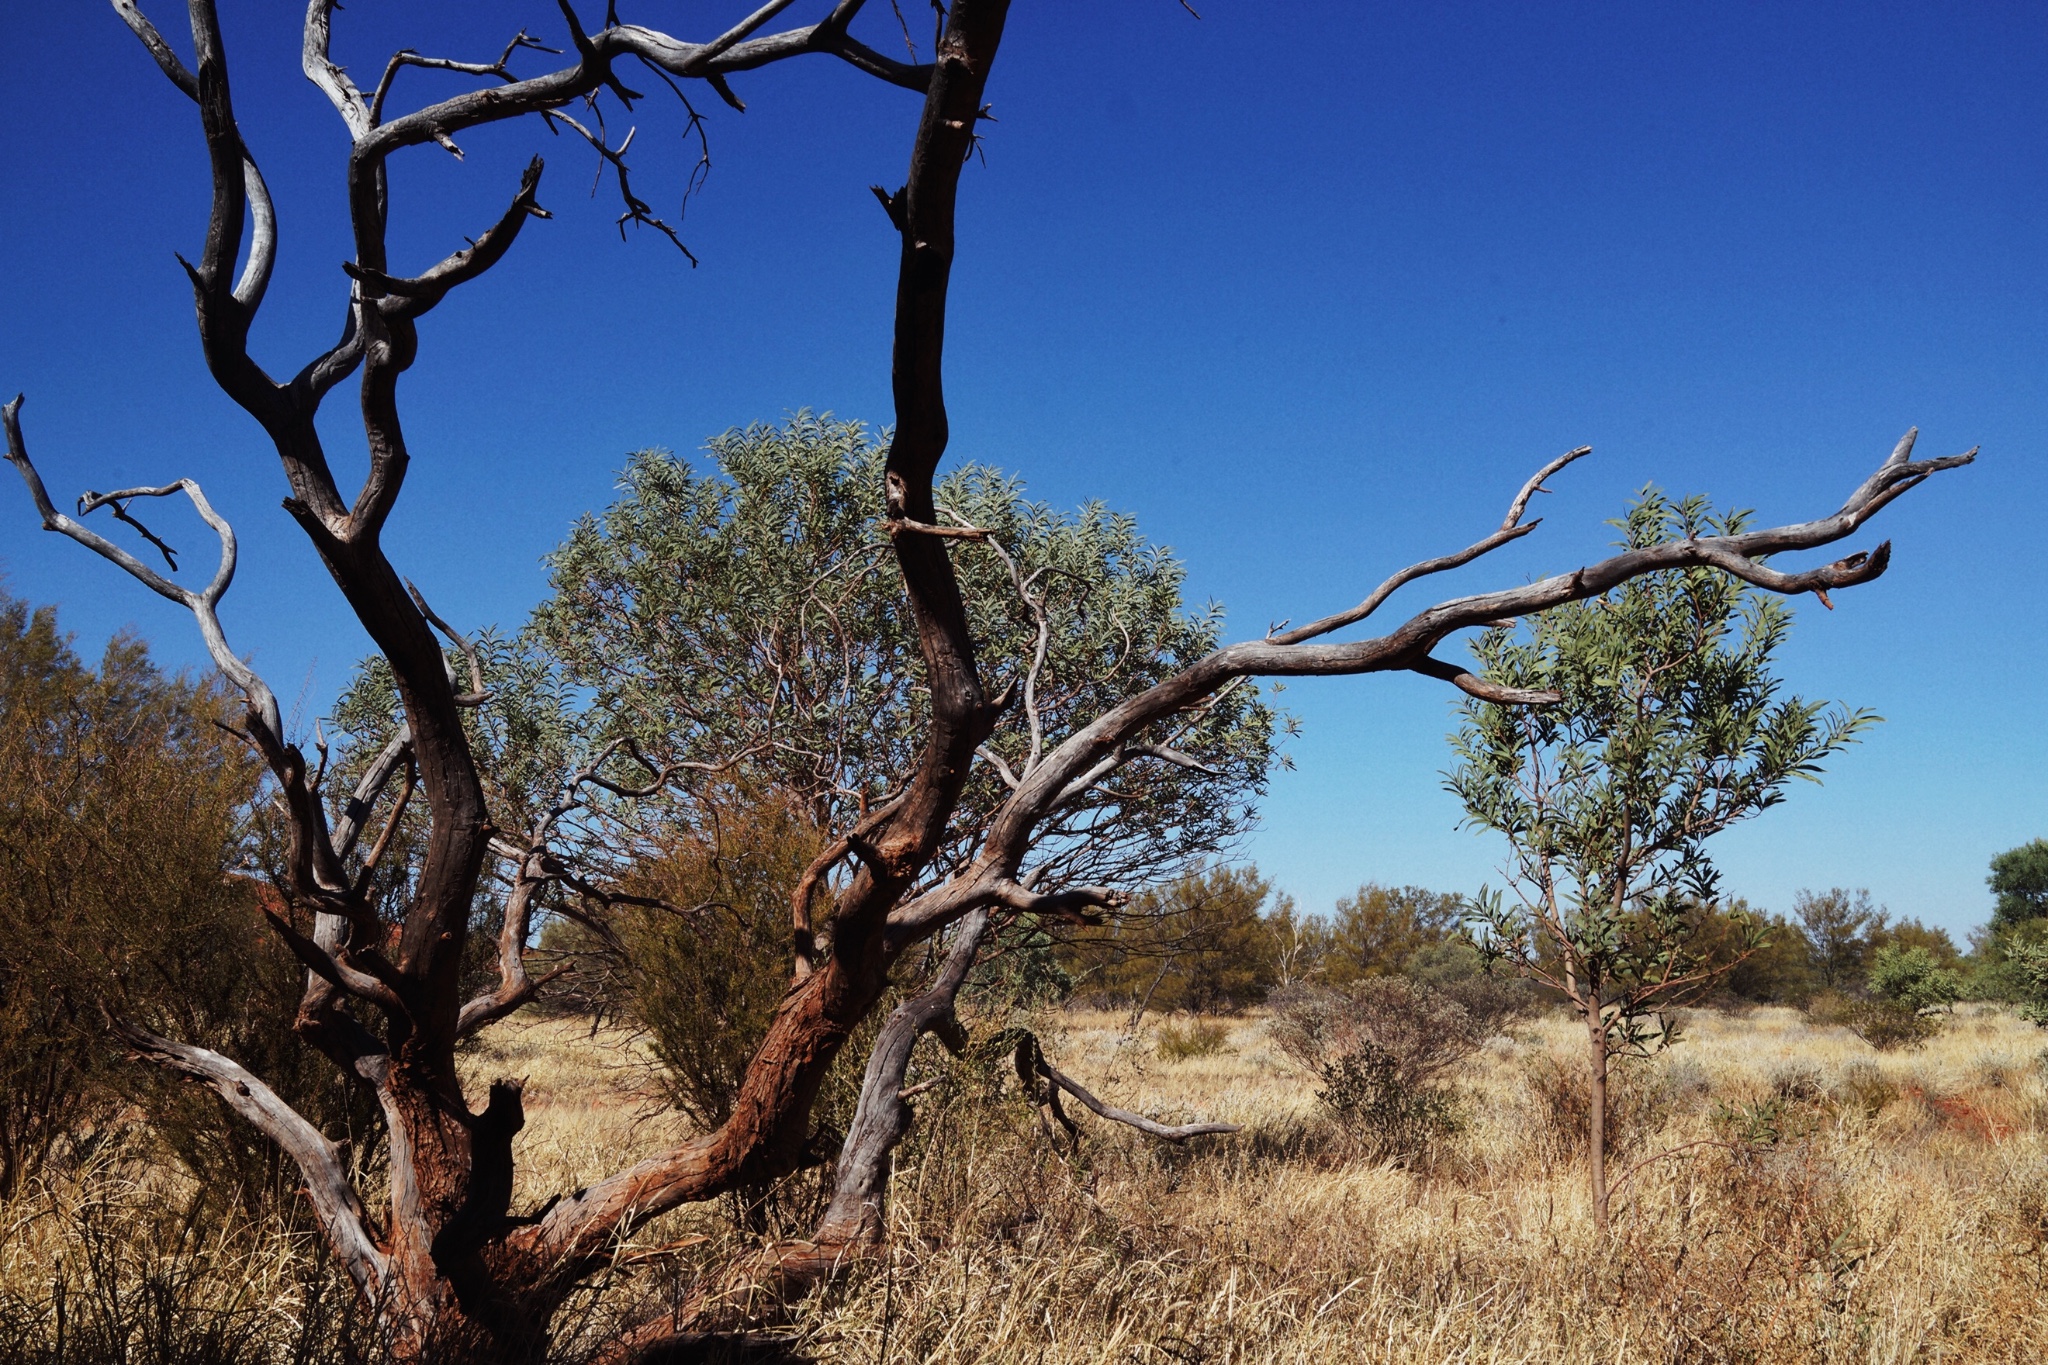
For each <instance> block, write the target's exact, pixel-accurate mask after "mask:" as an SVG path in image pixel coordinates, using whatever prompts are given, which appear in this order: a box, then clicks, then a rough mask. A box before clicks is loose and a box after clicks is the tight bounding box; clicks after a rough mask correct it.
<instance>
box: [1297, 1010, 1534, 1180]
mask: <svg viewBox="0 0 2048 1365" xmlns="http://www.w3.org/2000/svg"><path fill="white" fill-rule="evenodd" d="M1269 1003H1270V1004H1271V1006H1272V1009H1273V1022H1272V1026H1271V1027H1272V1032H1273V1038H1274V1040H1275V1041H1276V1042H1277V1043H1279V1045H1280V1048H1281V1050H1282V1051H1283V1052H1285V1053H1286V1054H1287V1055H1288V1056H1289V1057H1292V1058H1293V1059H1294V1060H1295V1061H1297V1062H1299V1063H1301V1064H1302V1065H1303V1066H1304V1067H1306V1068H1308V1069H1309V1070H1310V1071H1313V1072H1314V1073H1315V1074H1316V1075H1317V1076H1318V1077H1320V1078H1321V1080H1322V1082H1323V1088H1322V1089H1321V1090H1320V1091H1318V1092H1317V1098H1318V1099H1319V1100H1321V1101H1322V1103H1323V1105H1324V1107H1325V1108H1327V1109H1328V1110H1329V1111H1330V1113H1331V1114H1332V1115H1333V1116H1334V1117H1335V1118H1336V1119H1337V1120H1338V1122H1339V1123H1341V1124H1343V1125H1344V1126H1345V1128H1347V1129H1349V1130H1351V1131H1353V1132H1355V1133H1357V1134H1359V1135H1361V1136H1363V1137H1364V1138H1365V1139H1366V1141H1367V1144H1368V1146H1369V1148H1370V1149H1371V1150H1372V1152H1373V1153H1374V1154H1375V1155H1376V1156H1378V1157H1381V1158H1385V1157H1412V1156H1417V1155H1420V1154H1421V1153H1423V1152H1424V1151H1425V1150H1426V1149H1427V1148H1428V1146H1429V1144H1430V1143H1431V1142H1432V1141H1433V1140H1434V1139H1436V1138H1438V1137H1440V1136H1442V1135H1443V1134H1445V1133H1447V1132H1449V1131H1451V1130H1452V1128H1453V1127H1454V1126H1455V1124H1454V1122H1453V1117H1452V1114H1453V1104H1452V1097H1451V1092H1450V1091H1449V1089H1448V1088H1447V1087H1445V1086H1444V1085H1442V1084H1441V1083H1440V1078H1441V1077H1442V1075H1443V1073H1444V1072H1445V1071H1447V1070H1448V1069H1449V1068H1450V1067H1452V1066H1453V1065H1455V1064H1456V1063H1458V1062H1461V1061H1463V1060H1464V1059H1465V1058H1467V1057H1469V1056H1471V1055H1472V1053H1473V1052H1475V1051H1477V1050H1478V1048H1479V1045H1480V1044H1481V1043H1483V1042H1485V1041H1486V1040H1487V1039H1488V1038H1489V1037H1491V1036H1493V1033H1494V1031H1495V1030H1494V1026H1493V1023H1494V1021H1493V1019H1492V1018H1488V1019H1485V1020H1482V1019H1479V1018H1475V1017H1474V1014H1473V1012H1472V1010H1471V1009H1468V1008H1467V1007H1466V1006H1465V1005H1464V1004H1463V1003H1461V1002H1460V1001H1458V1000H1456V999H1454V998H1453V997H1452V996H1451V994H1450V993H1449V992H1448V991H1445V990H1439V989H1437V988H1434V987H1431V986H1426V985H1423V984H1422V983H1420V982H1418V981H1413V980H1410V979H1408V978H1407V977H1400V976H1376V977H1367V978H1365V979H1364V980H1361V981H1354V982H1352V983H1351V984H1349V985H1348V986H1346V987H1344V988H1342V989H1331V988H1329V987H1323V986H1308V985H1301V984H1296V985H1293V986H1290V987H1288V988H1286V989H1285V990H1282V991H1279V992H1276V993H1275V994H1274V996H1273V997H1272V999H1271V1001H1270V1002H1269Z"/></svg>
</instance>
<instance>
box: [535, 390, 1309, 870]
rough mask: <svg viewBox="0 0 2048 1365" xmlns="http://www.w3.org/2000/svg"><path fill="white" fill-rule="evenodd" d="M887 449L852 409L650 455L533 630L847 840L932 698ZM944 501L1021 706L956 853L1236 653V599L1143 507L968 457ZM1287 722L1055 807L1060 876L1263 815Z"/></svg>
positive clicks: (658, 755)
mask: <svg viewBox="0 0 2048 1365" xmlns="http://www.w3.org/2000/svg"><path fill="white" fill-rule="evenodd" d="M884 449H885V447H884V445H883V444H882V443H881V442H880V441H878V440H876V439H875V438H874V437H872V436H871V435H870V433H869V432H868V430H867V429H866V428H865V427H863V426H862V425H860V424H859V423H855V422H841V421H836V420H834V419H832V418H830V417H816V416H812V415H811V414H809V413H801V414H798V415H797V416H795V417H793V418H791V419H790V420H789V421H787V422H786V423H784V424H783V425H781V426H767V425H755V426H751V427H747V428H745V429H743V430H734V431H728V432H726V433H725V434H724V435H722V436H719V437H716V438H714V439H713V440H712V441H711V442H710V443H709V447H708V451H709V455H710V464H711V466H712V467H711V468H709V469H703V470H700V469H698V468H695V467H693V466H692V465H691V464H690V463H689V462H687V461H685V460H682V459H679V458H677V457H675V456H674V455H671V454H668V453H667V452H664V451H642V452H640V453H639V454H637V455H635V456H633V457H632V459H631V461H630V462H629V463H628V465H627V467H626V470H625V474H624V476H623V478H622V480H621V485H620V487H621V494H622V495H621V497H620V498H619V500H618V501H617V502H615V503H614V504H613V505H612V506H611V507H610V508H609V509H607V510H606V511H605V513H604V514H603V515H602V516H596V517H585V518H584V519H583V520H582V521H580V522H578V523H577V524H576V527H575V529H574V530H573V531H572V532H571V533H570V535H569V538H568V539H567V540H566V541H565V542H564V543H563V545H562V546H561V548H560V549H558V550H557V551H556V552H555V553H554V554H553V555H552V556H551V557H550V559H549V568H550V571H551V581H552V584H553V592H552V595H551V596H550V597H549V598H548V600H547V601H546V602H545V603H544V604H543V605H542V606H541V607H540V608H539V609H538V610H537V611H536V612H535V614H534V618H533V621H532V623H531V624H530V625H529V627H528V636H527V638H528V640H529V641H530V643H531V645H532V646H533V647H534V648H536V649H539V650H541V651H543V652H545V653H546V654H547V655H549V656H550V657H551V658H552V659H553V660H554V661H555V662H556V663H557V664H558V665H559V668H560V670H561V672H562V674H563V675H564V676H565V677H566V678H568V679H569V680H571V681H572V682H573V684H574V685H575V686H576V687H577V688H580V689H586V690H587V695H588V699H589V723H590V725H591V726H592V728H593V733H594V734H596V735H598V736H601V737H603V738H607V739H608V738H614V737H630V738H631V739H633V740H634V741H635V742H636V743H637V744H638V745H639V746H640V747H641V749H642V750H643V751H644V752H645V753H646V754H648V755H649V756H650V757H651V758H652V759H653V761H654V762H656V763H657V764H659V763H666V762H672V761H675V760H697V761H717V760H719V759H722V758H728V757H732V756H735V755H741V754H748V755H751V756H752V759H751V764H750V766H751V767H752V768H753V769H755V770H757V771H759V772H761V773H763V774H765V780H766V781H767V782H769V783H770V784H771V785H773V786H774V787H775V788H776V789H777V790H779V791H781V792H784V793H787V794H789V795H790V796H792V797H794V798H795V799H797V800H799V801H801V802H802V803H804V804H805V805H806V806H807V807H808V808H809V810H810V812H811V818H812V820H813V821H814V823H816V824H817V825H818V826H819V827H820V828H838V827H841V826H843V825H845V824H848V823H851V822H852V821H853V820H854V819H857V818H858V817H859V815H860V814H861V813H862V812H864V811H866V810H869V809H872V808H874V807H875V806H877V805H879V804H881V803H883V802H885V801H887V800H889V799H890V798H891V797H892V796H893V795H894V794H895V790H896V785H897V784H898V783H899V782H900V781H901V780H902V779H903V777H904V775H906V774H907V773H909V772H910V771H911V770H912V768H913V767H914V754H915V750H916V747H917V746H918V745H919V744H920V743H921V742H922V736H923V734H924V730H925V724H926V710H927V707H928V697H927V693H926V691H925V686H924V681H923V676H922V673H923V666H922V662H921V659H920V657H919V654H918V649H917V641H916V639H915V637H914V635H913V634H912V633H911V630H910V627H909V624H908V622H909V618H908V617H907V616H906V615H905V614H904V613H903V612H901V611H900V610H898V609H897V606H896V603H897V601H898V599H899V598H900V596H901V593H902V588H901V585H900V583H899V581H898V578H897V574H896V568H895V561H894V559H893V557H892V555H891V553H890V549H889V538H888V534H887V531H886V528H885V526H884V517H885V515H886V509H885V508H884V507H883V504H882V488H883V481H882V461H883V455H884ZM938 502H939V504H940V506H941V507H942V508H944V509H945V511H946V513H947V514H948V515H950V516H951V517H952V519H953V521H954V523H956V524H957V526H959V527H962V528H966V527H972V528H976V529H978V530H979V531H981V532H985V534H984V535H980V536H973V537H967V538H966V539H965V543H963V544H962V545H961V547H960V548H959V549H958V550H956V552H955V554H954V560H955V563H956V566H957V571H958V575H959V579H960V587H961V592H962V595H963V597H964V598H965V600H966V604H967V609H968V617H969V620H970V622H971V624H972V626H973V629H974V633H975V636H976V638H977V642H978V645H979V648H980V650H981V652H982V657H983V658H985V659H987V660H989V661H990V672H991V674H992V675H993V677H994V678H995V679H996V682H997V686H999V687H1000V686H1002V685H1004V684H1007V685H1009V686H1010V687H1012V688H1013V689H1014V693H1015V702H1014V704H1013V705H1012V706H1011V708H1010V709H1009V711H1008V712H1007V713H1006V715H1005V718H1004V721H1003V723H1002V724H1001V725H1000V727H999V728H998V729H997V730H996V732H995V734H994V735H992V736H991V737H990V739H989V740H988V742H987V743H986V744H984V745H983V746H982V755H983V758H984V762H983V763H982V764H980V765H977V771H976V773H975V774H974V776H973V778H972V779H971V781H970V785H969V788H968V793H967V796H966V799H965V800H964V801H963V802H962V803H961V806H960V809H959V811H958V813H957V815H956V816H955V819H954V823H953V833H954V847H953V851H952V852H951V854H949V855H947V856H943V857H941V858H940V859H939V860H938V861H937V862H936V863H935V866H934V870H935V871H943V870H944V869H946V868H950V867H952V866H954V865H956V863H957V862H958V860H959V858H961V857H962V856H964V855H965V854H966V853H967V852H968V850H969V849H971V847H972V846H973V845H974V844H975V842H976V841H977V839H978V836H979V832H980V830H981V828H982V827H983V825H984V824H985V822H986V820H987V818H988V816H989V815H990V814H991V813H992V812H993V811H994V809H995V808H996V806H997V805H998V804H999V803H1000V802H1001V800H1002V798H1003V797H1004V796H1005V795H1006V794H1007V790H1008V788H1007V786H1006V776H1007V774H1008V773H1010V772H1012V771H1014V770H1015V769H1016V767H1017V766H1018V765H1019V764H1020V761H1021V760H1022V759H1023V758H1024V757H1025V756H1026V755H1027V754H1029V753H1031V752H1032V751H1033V749H1034V747H1036V748H1038V749H1041V750H1042V749H1043V748H1045V747H1047V746H1049V745H1051V744H1053V743H1056V742H1057V741H1058V740H1060V739H1062V738H1064V737H1065V736H1066V735H1067V734H1068V733H1070V732H1071V730H1072V729H1073V728H1074V727H1075V726H1077V725H1080V724H1084V723H1086V722H1088V721H1090V720H1093V719H1094V718H1095V717H1096V716H1098V715H1100V714H1101V713H1102V712H1103V711H1105V710H1107V709H1109V708H1110V707H1111V706H1113V705H1114V704H1115V703H1116V702H1117V701H1118V700H1120V699H1121V698H1123V697H1124V696H1127V695H1129V694H1130V693H1131V692H1133V691H1135V690H1137V689H1140V688H1143V687H1145V686H1148V685H1150V684H1151V683H1153V682H1156V681H1158V680H1159V679H1160V678H1163V677H1166V676H1168V675H1170V674H1172V673H1173V672H1175V671H1177V670H1179V669H1181V668H1184V667H1186V666H1187V665H1188V664H1189V663H1191V662H1193V661H1194V660H1195V659H1197V658H1200V657H1201V656H1202V655H1203V654H1205V653H1206V652H1207V651H1209V650H1211V649H1213V648H1214V647H1215V646H1216V644H1217V642H1218V640H1219V638H1220V631H1221V626H1222V613H1221V610H1220V609H1219V608H1217V607H1216V606H1214V605H1213V604H1211V605H1208V606H1205V607H1202V608H1200V609H1198V610H1193V611H1190V610H1188V609H1187V608H1186V607H1185V605H1184V604H1183V601H1182V597H1181V590H1182V584H1183V582H1184V580H1185V570H1184V569H1183V568H1182V566H1181V563H1180V561H1179V560H1177V559H1176V558H1174V556H1173V554H1172V552H1171V551H1169V550H1167V549H1166V548H1164V547H1162V546H1158V545H1154V544H1152V543H1151V542H1149V541H1147V540H1146V539H1145V538H1144V537H1143V535H1141V534H1140V533H1139V531H1138V528H1137V524H1136V523H1135V522H1134V521H1133V520H1132V519H1131V518H1129V517H1127V516H1122V515H1119V514H1117V513H1113V512H1111V511H1109V510H1107V509H1106V508H1104V507H1103V506H1102V505H1100V504H1099V503H1090V504H1088V505H1086V506H1083V507H1082V508H1080V509H1079V510H1078V511H1076V512H1073V513H1062V512H1059V511H1056V510H1054V509H1052V508H1050V507H1047V506H1046V505H1045V504H1043V503H1036V502H1032V501H1029V500H1028V499H1027V498H1026V497H1025V496H1024V489H1023V485H1022V484H1021V482H1019V481H1018V480H1016V479H1014V478H1010V477H1008V476H1005V475H1003V474H1001V473H999V472H997V471H995V470H993V469H990V468H988V467H986V466H979V465H969V466H966V467H964V468H962V469H960V470H957V471H956V472H954V473H952V474H951V475H949V476H948V477H947V478H946V479H945V480H944V481H943V482H942V483H941V485H940V487H939V490H938ZM1281 720H1282V718H1281V717H1279V716H1277V715H1276V714H1275V713H1274V712H1273V711H1272V710H1270V709H1269V708H1268V707H1267V706H1266V705H1265V704H1264V703H1263V702H1262V701H1261V700H1260V699H1259V696H1258V693H1257V689H1256V688H1255V687H1252V686H1250V685H1246V686H1241V687H1237V688H1235V689H1231V690H1229V691H1227V692H1225V693H1224V694H1222V695H1220V696H1218V697H1217V698H1215V699H1214V700H1213V701H1212V702H1210V703H1208V704H1206V705H1204V706H1202V707H1200V708H1198V709H1197V710H1196V711H1194V712H1193V713H1191V714H1189V715H1186V716H1184V717H1181V718H1180V719H1179V720H1178V721H1176V722H1175V724H1174V726H1173V727H1172V729H1171V731H1170V732H1169V733H1163V734H1160V735H1158V736H1156V737H1155V747H1156V748H1157V749H1158V750H1159V752H1160V754H1161V755H1163V756H1158V757H1146V758H1142V759H1140V760H1139V761H1136V762H1132V763H1130V764H1129V765H1127V766H1126V767H1124V768H1123V769H1121V770H1120V771H1119V772H1118V774H1117V776H1116V778H1115V780H1114V781H1111V782H1107V783H1102V784H1099V785H1097V786H1095V787H1093V788H1091V789H1089V790H1088V791H1086V792H1085V793H1079V794H1077V795H1076V797H1075V799H1073V800H1072V801H1070V802H1069V803H1067V805H1066V806H1065V807H1063V808H1062V810H1061V811H1060V812H1059V814H1058V815H1057V816H1056V817H1055V818H1054V819H1053V820H1051V821H1048V822H1047V824H1046V827H1045V829H1044V830H1043V831H1042V833H1041V834H1040V836H1039V839H1038V845H1037V848H1038V853H1037V857H1036V860H1035V862H1036V865H1038V866H1042V867H1044V868H1045V871H1044V872H1042V873H1041V874H1040V875H1041V877H1043V878H1045V879H1047V884H1058V883H1068V882H1075V881H1082V882H1106V883H1111V884H1123V885H1131V884H1143V883H1145V882H1149V881H1152V880H1154V879H1156V878H1158V877H1160V876H1163V875H1168V874H1171V873H1173V872H1176V871H1177V870H1178V869H1179V868H1181V867H1182V866H1184V865H1185V864H1187V863H1188V862H1189V861H1191V860H1193V859H1198V858H1202V857H1206V856H1209V855H1212V854H1214V853H1216V852H1218V851H1220V850H1222V849H1225V848H1227V847H1229V846H1230V845H1231V844H1232V843H1233V842H1234V841H1235V840H1236V839H1237V838H1238V837H1239V836H1240V835H1241V834H1243V833H1244V831H1245V830H1246V829H1247V828H1248V826H1249V822H1250V820H1251V819H1252V814H1253V802H1254V801H1255V800H1256V798H1257V797H1258V795H1259V794H1260V793H1261V792H1262V791H1263V790H1264V786H1265V780H1266V773H1267V770H1268V768H1269V767H1270V766H1271V764H1272V763H1273V762H1274V761H1275V758H1276V751H1275V747H1274V740H1275V730H1276V727H1277V726H1278V725H1279V724H1280V723H1281Z"/></svg>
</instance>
